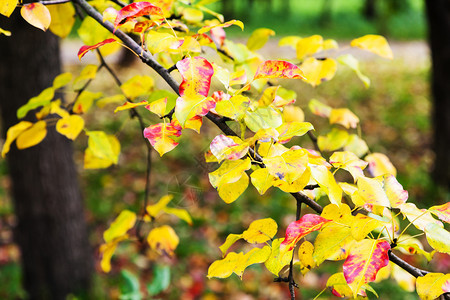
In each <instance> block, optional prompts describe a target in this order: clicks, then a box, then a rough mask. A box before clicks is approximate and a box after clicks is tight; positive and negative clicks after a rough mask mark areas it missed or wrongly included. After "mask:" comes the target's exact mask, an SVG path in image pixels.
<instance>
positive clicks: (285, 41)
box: [278, 35, 302, 50]
mask: <svg viewBox="0 0 450 300" xmlns="http://www.w3.org/2000/svg"><path fill="white" fill-rule="evenodd" d="M301 39H302V38H301V37H299V36H295V35H290V36H285V37H282V38H281V39H280V41H279V42H278V46H280V47H283V46H289V47H291V48H292V49H294V50H295V49H296V48H297V43H298V42H299V41H300V40H301Z"/></svg>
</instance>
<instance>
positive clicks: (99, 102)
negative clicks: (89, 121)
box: [95, 93, 127, 108]
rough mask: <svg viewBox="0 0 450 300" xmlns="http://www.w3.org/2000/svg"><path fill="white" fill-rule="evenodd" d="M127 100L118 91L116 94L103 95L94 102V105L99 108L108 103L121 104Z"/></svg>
mask: <svg viewBox="0 0 450 300" xmlns="http://www.w3.org/2000/svg"><path fill="white" fill-rule="evenodd" d="M125 101H127V99H126V98H125V96H124V95H123V94H122V93H120V94H118V95H114V96H109V97H104V98H102V99H99V100H97V101H96V102H95V105H96V106H97V107H99V108H104V107H105V106H106V105H108V104H121V103H124V102H125Z"/></svg>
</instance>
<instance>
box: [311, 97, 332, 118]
mask: <svg viewBox="0 0 450 300" xmlns="http://www.w3.org/2000/svg"><path fill="white" fill-rule="evenodd" d="M308 108H309V110H310V111H311V112H312V113H313V114H315V115H316V116H321V117H324V118H328V117H329V116H330V114H331V110H332V108H331V107H330V106H328V105H326V104H323V103H322V102H320V101H319V100H316V99H311V100H310V101H309V103H308Z"/></svg>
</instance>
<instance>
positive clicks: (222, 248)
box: [219, 233, 242, 256]
mask: <svg viewBox="0 0 450 300" xmlns="http://www.w3.org/2000/svg"><path fill="white" fill-rule="evenodd" d="M241 238H242V233H241V234H233V233H232V234H229V235H228V236H227V239H226V240H225V243H223V244H222V245H221V246H220V247H219V249H220V251H221V252H222V256H225V253H227V251H228V249H230V247H231V246H233V244H234V243H236V242H237V241H238V240H240V239H241Z"/></svg>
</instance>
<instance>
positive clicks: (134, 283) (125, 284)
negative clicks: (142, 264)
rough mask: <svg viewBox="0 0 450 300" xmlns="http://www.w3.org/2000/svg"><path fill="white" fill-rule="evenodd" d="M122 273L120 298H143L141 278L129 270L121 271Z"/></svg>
mask: <svg viewBox="0 0 450 300" xmlns="http://www.w3.org/2000/svg"><path fill="white" fill-rule="evenodd" d="M120 275H121V277H122V281H121V284H120V299H127V300H140V299H142V295H141V292H140V284H139V278H138V277H137V276H136V275H134V274H133V273H131V272H129V271H127V270H122V271H120Z"/></svg>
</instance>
